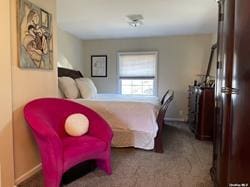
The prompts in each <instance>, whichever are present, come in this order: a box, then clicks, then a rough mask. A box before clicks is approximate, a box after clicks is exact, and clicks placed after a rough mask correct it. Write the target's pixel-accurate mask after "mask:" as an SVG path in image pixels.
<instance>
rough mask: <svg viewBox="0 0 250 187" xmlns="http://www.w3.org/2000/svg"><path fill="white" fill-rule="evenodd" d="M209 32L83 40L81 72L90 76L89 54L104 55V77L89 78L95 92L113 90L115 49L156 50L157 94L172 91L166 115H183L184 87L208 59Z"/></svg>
mask: <svg viewBox="0 0 250 187" xmlns="http://www.w3.org/2000/svg"><path fill="white" fill-rule="evenodd" d="M211 40H212V35H193V36H171V37H155V38H137V39H109V40H87V41H83V45H84V59H85V60H84V74H85V75H86V76H90V56H91V55H98V54H107V55H108V77H107V78H93V81H94V82H95V84H96V86H97V88H98V92H100V93H116V92H117V91H118V84H117V83H118V81H117V78H118V77H117V52H121V51H122V52H123V51H125V52H126V51H158V52H159V64H158V95H159V96H162V95H163V94H164V92H165V91H166V90H167V89H173V90H174V91H175V99H174V101H173V103H172V104H171V107H170V111H169V112H168V117H169V118H178V119H185V118H186V116H187V89H188V85H189V84H193V81H194V80H195V79H197V77H196V75H197V74H200V73H201V72H204V70H205V68H206V64H207V62H208V58H209V52H210V46H211Z"/></svg>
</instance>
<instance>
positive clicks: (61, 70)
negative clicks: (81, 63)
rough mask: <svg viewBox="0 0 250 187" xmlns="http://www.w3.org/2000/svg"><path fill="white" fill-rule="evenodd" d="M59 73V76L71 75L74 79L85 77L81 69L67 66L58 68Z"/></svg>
mask: <svg viewBox="0 0 250 187" xmlns="http://www.w3.org/2000/svg"><path fill="white" fill-rule="evenodd" d="M57 73H58V77H71V78H72V79H77V78H81V77H83V75H82V73H81V72H80V71H77V70H73V69H67V68H58V69H57Z"/></svg>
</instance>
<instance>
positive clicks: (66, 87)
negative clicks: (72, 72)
mask: <svg viewBox="0 0 250 187" xmlns="http://www.w3.org/2000/svg"><path fill="white" fill-rule="evenodd" d="M58 86H59V88H60V89H61V91H62V92H63V94H64V96H65V97H66V98H69V99H76V98H78V97H79V90H78V88H77V86H76V82H75V80H74V79H72V78H71V77H59V78H58Z"/></svg>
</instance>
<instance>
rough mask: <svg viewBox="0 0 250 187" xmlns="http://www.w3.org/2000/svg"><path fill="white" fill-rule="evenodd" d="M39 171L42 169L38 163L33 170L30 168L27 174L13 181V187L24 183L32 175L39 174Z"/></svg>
mask: <svg viewBox="0 0 250 187" xmlns="http://www.w3.org/2000/svg"><path fill="white" fill-rule="evenodd" d="M41 169H42V164H41V163H40V164H38V165H37V166H35V167H34V168H32V169H31V170H29V171H28V172H26V173H24V174H23V175H21V176H20V177H18V178H17V179H16V180H15V185H16V186H17V185H19V184H21V183H22V182H23V181H25V180H27V179H28V178H30V177H32V176H33V175H34V174H36V173H37V172H39V171H40V170H41Z"/></svg>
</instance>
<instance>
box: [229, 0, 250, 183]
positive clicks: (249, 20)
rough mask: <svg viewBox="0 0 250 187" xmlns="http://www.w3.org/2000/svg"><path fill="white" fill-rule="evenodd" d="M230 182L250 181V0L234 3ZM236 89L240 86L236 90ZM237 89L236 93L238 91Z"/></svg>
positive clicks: (239, 0)
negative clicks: (233, 90) (233, 91)
mask: <svg viewBox="0 0 250 187" xmlns="http://www.w3.org/2000/svg"><path fill="white" fill-rule="evenodd" d="M234 48H235V51H234V67H233V70H234V71H233V88H236V89H235V91H236V93H235V94H232V99H233V113H232V120H233V126H232V143H231V145H232V147H231V150H230V158H229V159H230V183H237V184H238V183H248V185H250V102H249V100H250V1H249V0H238V1H236V3H235V43H234ZM237 89H239V90H237ZM237 91H238V94H237Z"/></svg>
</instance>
